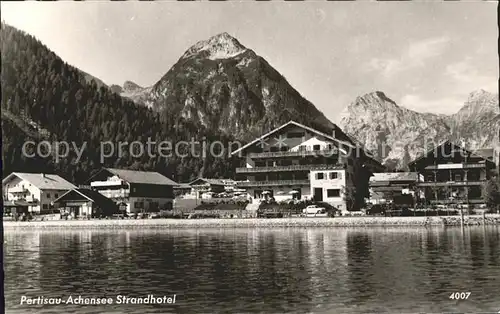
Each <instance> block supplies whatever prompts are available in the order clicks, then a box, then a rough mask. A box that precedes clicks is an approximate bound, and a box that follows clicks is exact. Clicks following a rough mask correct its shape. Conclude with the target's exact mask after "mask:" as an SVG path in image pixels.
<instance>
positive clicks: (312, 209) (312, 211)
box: [302, 205, 328, 217]
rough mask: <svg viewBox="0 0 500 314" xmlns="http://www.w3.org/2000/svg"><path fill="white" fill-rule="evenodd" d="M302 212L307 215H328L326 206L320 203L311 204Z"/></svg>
mask: <svg viewBox="0 0 500 314" xmlns="http://www.w3.org/2000/svg"><path fill="white" fill-rule="evenodd" d="M302 213H303V214H305V215H306V216H313V217H323V216H324V217H326V216H328V213H327V211H326V208H324V207H321V206H318V205H309V206H307V207H306V208H304V209H303V210H302Z"/></svg>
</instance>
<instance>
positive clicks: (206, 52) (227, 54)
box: [181, 32, 247, 60]
mask: <svg viewBox="0 0 500 314" xmlns="http://www.w3.org/2000/svg"><path fill="white" fill-rule="evenodd" d="M246 50H247V48H245V46H243V45H242V44H241V43H240V42H239V41H238V40H237V39H236V38H234V37H233V36H231V35H229V34H228V33H227V32H223V33H220V34H217V35H215V36H212V37H210V38H209V39H207V40H202V41H199V42H197V43H196V44H194V45H193V46H192V47H191V48H189V49H188V50H187V51H186V52H185V53H184V55H183V56H182V58H181V59H185V58H189V57H192V56H195V55H200V54H203V56H204V57H206V58H208V59H211V60H216V59H227V58H232V57H235V56H237V55H239V54H240V53H242V52H244V51H246Z"/></svg>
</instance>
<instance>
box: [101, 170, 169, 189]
mask: <svg viewBox="0 0 500 314" xmlns="http://www.w3.org/2000/svg"><path fill="white" fill-rule="evenodd" d="M104 169H105V170H107V171H109V172H110V173H112V174H114V175H116V176H118V177H119V178H121V179H123V180H125V181H127V182H129V183H142V184H158V185H173V186H175V185H177V182H175V181H173V180H171V179H169V178H167V177H165V176H164V175H162V174H160V173H158V172H150V171H136V170H124V169H116V168H104Z"/></svg>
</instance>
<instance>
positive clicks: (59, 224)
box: [3, 214, 500, 230]
mask: <svg viewBox="0 0 500 314" xmlns="http://www.w3.org/2000/svg"><path fill="white" fill-rule="evenodd" d="M460 225H462V223H461V221H460V216H432V217H425V216H424V217H335V218H267V219H266V218H243V219H242V218H233V219H113V220H106V219H103V220H47V221H29V222H28V221H4V222H3V227H4V230H16V229H23V230H25V229H68V228H70V229H102V228H108V229H133V228H162V229H186V228H187V229H189V228H191V229H196V228H283V227H288V228H293V227H312V228H314V227H358V226H362V227H370V226H373V227H380V226H460ZM463 225H464V226H477V225H500V214H488V215H486V217H485V218H484V219H483V216H464V222H463Z"/></svg>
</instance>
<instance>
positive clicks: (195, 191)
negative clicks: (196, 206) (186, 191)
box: [189, 178, 235, 198]
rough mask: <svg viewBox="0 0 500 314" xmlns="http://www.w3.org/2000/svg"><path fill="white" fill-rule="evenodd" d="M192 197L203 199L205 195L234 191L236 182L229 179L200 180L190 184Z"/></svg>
mask: <svg viewBox="0 0 500 314" xmlns="http://www.w3.org/2000/svg"><path fill="white" fill-rule="evenodd" d="M189 186H190V187H191V195H192V196H193V197H195V198H202V195H203V194H210V193H222V192H227V191H230V190H232V189H234V186H235V182H234V181H233V180H228V179H208V178H198V179H196V180H193V181H192V182H190V183H189Z"/></svg>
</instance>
